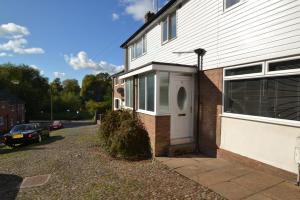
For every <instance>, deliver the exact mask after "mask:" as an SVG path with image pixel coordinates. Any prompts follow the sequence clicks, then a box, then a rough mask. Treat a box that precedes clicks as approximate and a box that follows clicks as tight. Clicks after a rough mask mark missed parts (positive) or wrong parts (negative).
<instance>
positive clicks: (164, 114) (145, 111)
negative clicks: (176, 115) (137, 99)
mask: <svg viewBox="0 0 300 200" xmlns="http://www.w3.org/2000/svg"><path fill="white" fill-rule="evenodd" d="M136 112H138V113H142V114H146V115H152V116H170V114H167V113H156V112H152V111H147V110H141V109H138V110H137V111H136Z"/></svg>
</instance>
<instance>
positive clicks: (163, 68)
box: [153, 65, 197, 73]
mask: <svg viewBox="0 0 300 200" xmlns="http://www.w3.org/2000/svg"><path fill="white" fill-rule="evenodd" d="M153 70H157V71H167V72H182V73H196V72H197V69H196V67H183V66H174V65H154V67H153Z"/></svg>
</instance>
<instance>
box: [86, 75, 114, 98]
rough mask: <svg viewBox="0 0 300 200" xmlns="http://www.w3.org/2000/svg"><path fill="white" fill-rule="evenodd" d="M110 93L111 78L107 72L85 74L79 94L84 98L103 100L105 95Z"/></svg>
mask: <svg viewBox="0 0 300 200" xmlns="http://www.w3.org/2000/svg"><path fill="white" fill-rule="evenodd" d="M108 93H109V95H111V80H110V78H109V74H107V73H99V74H97V75H86V76H85V77H84V78H83V81H82V88H81V93H80V96H81V97H82V98H83V99H84V100H85V101H89V100H93V101H96V102H100V101H104V100H105V98H104V97H105V96H106V95H107V94H108Z"/></svg>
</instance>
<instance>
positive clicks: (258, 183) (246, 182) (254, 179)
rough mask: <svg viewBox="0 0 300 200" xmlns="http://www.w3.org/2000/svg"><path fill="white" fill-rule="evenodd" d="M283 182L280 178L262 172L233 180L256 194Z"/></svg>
mask: <svg viewBox="0 0 300 200" xmlns="http://www.w3.org/2000/svg"><path fill="white" fill-rule="evenodd" d="M283 181H284V180H283V179H281V178H279V177H275V176H270V175H267V174H264V173H260V172H253V173H250V174H247V175H245V176H242V177H240V178H236V179H233V180H232V182H234V183H236V184H239V185H242V186H244V187H246V188H247V189H249V190H251V191H253V192H254V193H256V192H260V191H262V190H265V189H267V188H270V187H272V186H274V185H277V184H278V183H281V182H283Z"/></svg>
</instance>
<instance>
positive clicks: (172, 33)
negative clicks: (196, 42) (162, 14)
mask: <svg viewBox="0 0 300 200" xmlns="http://www.w3.org/2000/svg"><path fill="white" fill-rule="evenodd" d="M176 25H177V24H176V13H174V14H173V15H171V16H170V23H169V39H172V38H175V37H176V34H177V32H176V31H177V30H176Z"/></svg>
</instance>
